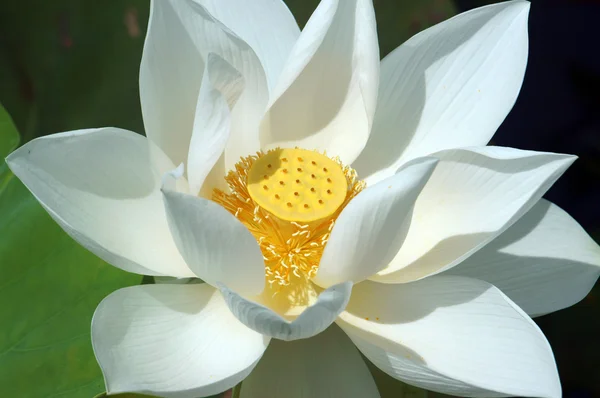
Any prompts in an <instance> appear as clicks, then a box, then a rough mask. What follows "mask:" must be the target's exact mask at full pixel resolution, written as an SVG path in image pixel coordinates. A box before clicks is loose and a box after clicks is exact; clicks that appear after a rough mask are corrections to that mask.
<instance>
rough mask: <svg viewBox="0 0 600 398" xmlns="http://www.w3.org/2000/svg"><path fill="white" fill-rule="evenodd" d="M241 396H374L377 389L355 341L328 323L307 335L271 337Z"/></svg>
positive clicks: (334, 397) (243, 386) (356, 397)
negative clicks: (288, 339) (292, 338)
mask: <svg viewBox="0 0 600 398" xmlns="http://www.w3.org/2000/svg"><path fill="white" fill-rule="evenodd" d="M240 397H241V398H265V397H286V398H338V397H344V398H376V397H379V392H378V391H377V387H376V385H375V381H373V377H372V376H371V373H370V372H369V369H368V368H367V365H366V364H365V362H364V361H363V359H362V358H361V357H360V354H359V352H358V350H357V349H356V348H355V347H354V344H352V342H351V341H350V339H348V337H346V336H345V335H344V332H342V331H341V330H340V328H339V327H337V326H336V325H331V326H330V327H329V328H327V330H325V331H324V332H323V333H320V334H318V335H316V336H315V337H312V338H310V339H303V340H297V341H293V342H283V341H278V340H273V342H272V343H271V345H270V346H269V348H268V350H267V352H266V353H265V355H264V357H263V358H262V359H261V361H260V363H259V364H258V366H257V367H256V368H255V369H254V371H252V373H251V374H250V376H248V378H247V379H246V380H244V383H243V384H242V391H241V394H240Z"/></svg>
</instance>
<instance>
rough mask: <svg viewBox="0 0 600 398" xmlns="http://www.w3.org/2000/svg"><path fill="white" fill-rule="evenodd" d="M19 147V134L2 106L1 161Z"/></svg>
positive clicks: (0, 121) (0, 110) (0, 118)
mask: <svg viewBox="0 0 600 398" xmlns="http://www.w3.org/2000/svg"><path fill="white" fill-rule="evenodd" d="M18 145H19V132H18V131H17V129H16V128H15V125H14V124H13V121H12V119H11V118H10V115H9V114H8V112H6V109H4V107H3V106H2V105H1V104H0V159H4V158H5V157H6V155H8V154H9V153H11V152H12V151H13V149H15V148H16V147H17V146H18Z"/></svg>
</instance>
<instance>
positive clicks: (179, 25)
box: [140, 0, 268, 168]
mask: <svg viewBox="0 0 600 398" xmlns="http://www.w3.org/2000/svg"><path fill="white" fill-rule="evenodd" d="M210 53H215V54H217V55H218V56H220V57H221V58H223V59H224V60H225V61H227V62H228V63H229V64H231V65H232V66H233V67H234V68H235V69H236V70H238V71H239V72H240V73H241V74H242V76H243V77H244V79H245V82H246V90H244V92H243V94H242V95H241V97H240V99H239V101H238V103H237V104H236V107H235V109H234V110H233V112H232V126H231V140H229V142H228V145H227V153H226V155H225V162H226V166H227V168H229V166H230V165H232V164H233V163H235V161H237V159H238V157H239V156H240V155H247V154H248V153H252V152H254V151H255V150H257V149H259V144H258V123H259V121H260V118H261V117H262V114H263V112H264V109H265V106H266V103H267V99H268V88H267V83H266V78H265V74H264V71H263V69H262V66H261V64H260V61H259V59H258V58H257V56H256V54H255V53H254V51H253V50H252V49H251V48H250V46H248V44H247V43H245V42H244V41H243V40H241V39H240V38H239V37H238V36H237V35H235V34H234V33H233V32H232V31H231V30H229V29H228V28H227V27H225V26H224V25H223V24H222V23H221V22H220V21H218V20H217V19H216V18H214V17H213V16H212V15H211V14H210V13H209V12H208V11H207V10H206V8H205V7H203V6H202V5H200V4H198V3H195V2H193V1H192V0H169V1H165V0H161V1H154V2H153V3H152V11H151V15H150V24H149V27H148V36H147V39H146V43H145V45H144V55H143V57H142V65H141V68H140V96H141V99H142V112H143V115H144V122H145V126H146V132H147V135H148V137H149V138H150V139H152V140H153V141H154V142H156V143H157V144H158V145H159V146H160V147H161V148H163V150H164V151H165V152H166V153H167V154H168V155H169V156H170V157H171V159H172V160H173V162H174V163H175V164H178V163H181V162H183V163H187V161H186V156H187V154H188V146H189V143H190V137H191V134H192V124H193V121H194V112H195V109H196V103H197V98H198V94H199V87H200V82H201V81H202V71H203V70H204V63H205V62H206V60H207V58H208V54H210Z"/></svg>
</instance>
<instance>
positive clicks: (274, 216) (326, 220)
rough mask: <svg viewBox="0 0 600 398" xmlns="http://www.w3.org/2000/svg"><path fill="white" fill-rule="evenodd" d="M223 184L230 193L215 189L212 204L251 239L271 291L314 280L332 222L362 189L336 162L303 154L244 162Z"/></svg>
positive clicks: (287, 152) (285, 152)
mask: <svg viewBox="0 0 600 398" xmlns="http://www.w3.org/2000/svg"><path fill="white" fill-rule="evenodd" d="M269 165H270V167H269ZM298 169H302V171H298ZM313 176H314V177H313ZM328 179H329V180H328ZM225 180H226V182H227V184H228V185H229V188H230V192H227V193H226V192H223V191H221V190H219V189H215V190H214V191H213V196H212V199H213V200H214V201H215V202H217V203H219V204H220V205H222V206H223V207H224V208H225V209H226V210H228V211H229V212H230V213H231V214H233V215H234V216H235V217H237V218H238V219H239V220H240V221H241V222H242V223H243V224H244V225H246V227H247V228H248V230H249V231H250V232H251V233H252V234H253V235H254V237H255V238H256V240H257V241H258V244H259V246H260V248H261V251H262V254H263V258H264V261H265V275H266V279H267V282H268V283H269V285H270V286H271V287H276V286H288V285H289V284H290V283H291V282H292V280H293V279H298V282H299V283H300V281H304V280H306V279H307V278H308V279H310V278H311V277H312V276H314V275H315V274H316V272H317V269H318V266H319V261H320V260H321V255H322V254H323V249H324V248H325V245H326V243H327V240H328V239H329V235H330V233H331V230H332V229H333V225H334V224H335V220H336V219H337V217H338V216H339V214H340V213H341V211H342V209H343V208H344V207H345V206H346V205H347V204H348V203H349V202H350V200H351V199H352V198H354V197H355V196H356V195H357V194H358V193H359V192H360V191H362V190H363V189H364V187H365V184H364V182H362V181H358V179H357V175H356V172H355V171H354V170H353V169H352V168H350V167H348V166H343V165H342V164H341V162H340V160H339V159H337V158H336V159H330V158H328V157H326V156H325V155H322V154H319V153H317V152H313V151H307V150H302V149H274V150H271V151H268V152H267V153H264V152H259V153H257V155H256V156H248V157H245V158H242V159H240V161H239V162H238V163H237V164H236V165H235V169H234V170H231V171H230V172H229V173H228V174H227V176H226V177H225ZM298 181H299V182H298ZM265 187H266V188H265ZM328 191H329V192H328ZM296 193H297V195H296ZM305 205H306V206H305ZM275 290H276V291H277V289H275Z"/></svg>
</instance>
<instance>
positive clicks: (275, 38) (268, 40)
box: [196, 0, 300, 88]
mask: <svg viewBox="0 0 600 398" xmlns="http://www.w3.org/2000/svg"><path fill="white" fill-rule="evenodd" d="M196 1H197V2H199V3H200V4H202V5H203V6H204V7H206V9H207V10H208V11H209V12H210V13H211V14H212V15H214V16H215V18H217V19H218V20H219V21H221V22H222V23H223V24H224V25H225V26H227V27H228V28H229V29H231V30H232V31H233V32H234V33H235V34H236V35H238V36H239V37H240V38H242V40H244V41H245V42H246V43H248V44H249V45H250V47H252V49H253V50H254V52H255V53H256V55H257V56H258V58H259V59H260V62H261V63H262V66H263V68H264V70H265V74H266V76H267V80H268V83H269V87H271V88H272V87H273V86H274V85H275V83H276V82H277V78H278V77H279V74H280V73H281V70H282V68H283V65H284V63H285V60H286V59H287V57H288V55H289V54H290V51H292V47H293V45H294V43H295V42H296V40H297V39H298V36H300V28H298V24H297V23H296V20H295V19H294V16H293V15H292V13H291V12H290V10H289V9H288V8H287V6H286V5H285V3H284V2H283V1H281V0H252V1H245V0H196Z"/></svg>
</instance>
